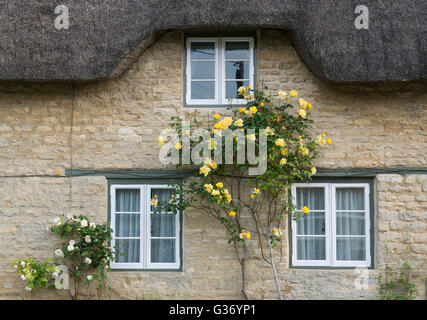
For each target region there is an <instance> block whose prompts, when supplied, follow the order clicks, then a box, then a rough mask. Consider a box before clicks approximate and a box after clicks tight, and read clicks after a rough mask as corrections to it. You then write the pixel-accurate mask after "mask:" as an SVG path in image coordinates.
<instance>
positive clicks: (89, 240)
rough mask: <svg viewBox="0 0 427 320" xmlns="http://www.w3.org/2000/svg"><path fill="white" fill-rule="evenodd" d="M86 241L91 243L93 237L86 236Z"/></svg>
mask: <svg viewBox="0 0 427 320" xmlns="http://www.w3.org/2000/svg"><path fill="white" fill-rule="evenodd" d="M85 241H86V243H91V241H92V239H91V238H90V236H89V235H87V236H85Z"/></svg>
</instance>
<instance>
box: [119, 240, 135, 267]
mask: <svg viewBox="0 0 427 320" xmlns="http://www.w3.org/2000/svg"><path fill="white" fill-rule="evenodd" d="M116 246H118V248H116V253H115V257H116V260H115V262H119V263H120V262H122V263H126V262H128V263H130V262H139V240H134V239H133V240H130V239H129V240H116ZM119 252H120V253H122V254H123V255H120V254H119Z"/></svg>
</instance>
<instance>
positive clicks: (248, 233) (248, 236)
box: [245, 231, 251, 239]
mask: <svg viewBox="0 0 427 320" xmlns="http://www.w3.org/2000/svg"><path fill="white" fill-rule="evenodd" d="M245 235H246V238H248V239H250V238H251V233H250V232H249V231H247V232H246V234H245Z"/></svg>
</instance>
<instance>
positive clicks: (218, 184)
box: [216, 182, 224, 189]
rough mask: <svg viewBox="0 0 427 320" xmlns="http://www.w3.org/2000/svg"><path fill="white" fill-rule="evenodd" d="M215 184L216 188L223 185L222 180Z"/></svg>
mask: <svg viewBox="0 0 427 320" xmlns="http://www.w3.org/2000/svg"><path fill="white" fill-rule="evenodd" d="M216 186H217V188H220V189H221V188H222V187H224V184H223V183H222V182H218V183H217V184H216Z"/></svg>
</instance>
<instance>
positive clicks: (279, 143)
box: [275, 138, 285, 148]
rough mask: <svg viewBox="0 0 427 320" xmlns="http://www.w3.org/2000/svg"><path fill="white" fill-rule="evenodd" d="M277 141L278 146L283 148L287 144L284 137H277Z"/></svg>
mask: <svg viewBox="0 0 427 320" xmlns="http://www.w3.org/2000/svg"><path fill="white" fill-rule="evenodd" d="M275 143H276V146H278V147H282V148H283V147H284V146H285V140H284V139H282V138H280V139H277V140H276V142H275Z"/></svg>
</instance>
